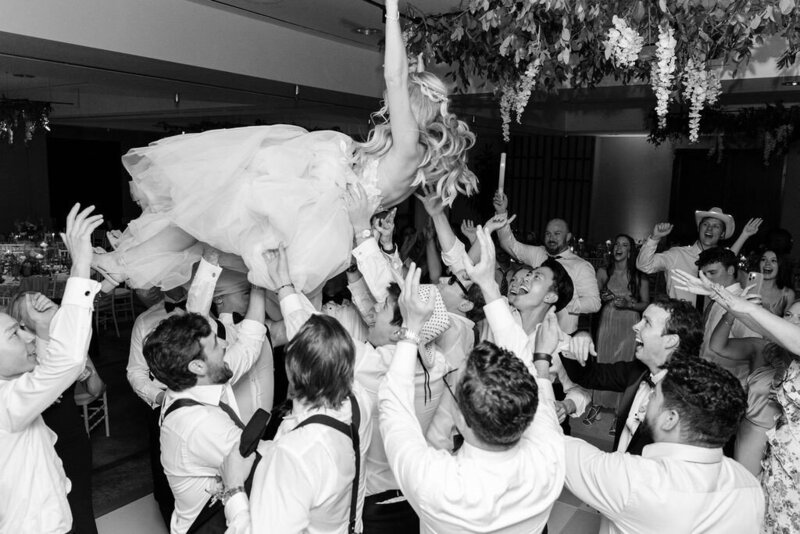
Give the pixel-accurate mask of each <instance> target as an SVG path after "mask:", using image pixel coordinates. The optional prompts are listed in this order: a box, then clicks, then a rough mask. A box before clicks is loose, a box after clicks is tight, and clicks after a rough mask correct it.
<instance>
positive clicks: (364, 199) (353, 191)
mask: <svg viewBox="0 0 800 534" xmlns="http://www.w3.org/2000/svg"><path fill="white" fill-rule="evenodd" d="M343 198H344V204H345V207H346V208H347V216H348V217H350V224H352V225H353V229H354V230H355V231H359V230H365V229H370V228H371V227H372V226H371V225H370V223H369V221H370V219H371V218H372V214H373V213H374V211H375V208H376V207H377V206H376V204H375V201H374V200H371V199H370V198H369V195H368V194H367V191H366V190H365V189H364V186H363V185H361V184H356V185H348V186H347V190H346V191H345V193H344V197H343Z"/></svg>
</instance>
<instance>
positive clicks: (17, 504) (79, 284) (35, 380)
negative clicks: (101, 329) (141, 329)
mask: <svg viewBox="0 0 800 534" xmlns="http://www.w3.org/2000/svg"><path fill="white" fill-rule="evenodd" d="M99 290H100V284H99V283H98V282H95V281H93V280H88V279H83V278H75V277H72V278H70V279H69V280H67V286H66V288H65V290H64V297H63V299H62V301H61V307H60V308H59V310H58V311H57V312H56V314H55V316H54V317H53V321H52V323H51V324H50V342H49V344H48V348H47V350H46V351H45V352H43V353H37V355H36V357H37V361H38V363H37V365H36V367H35V368H34V369H33V370H32V371H30V372H27V373H24V374H22V375H20V376H18V377H16V378H13V379H11V380H2V379H0V532H8V533H14V534H63V533H64V532H69V531H70V529H71V528H72V514H71V512H70V508H69V503H68V502H67V493H68V492H69V491H70V489H71V485H70V482H69V479H67V476H66V475H65V474H64V468H63V466H62V464H61V459H60V458H59V457H58V455H56V451H55V449H54V448H53V445H54V444H55V442H56V435H55V433H54V432H53V431H52V430H50V429H49V428H48V427H47V426H46V425H45V423H44V420H43V419H42V417H41V413H42V412H43V411H44V410H45V409H46V408H47V407H48V406H50V405H51V404H52V403H53V402H55V400H56V399H57V398H58V397H59V395H61V394H62V393H63V392H64V390H65V389H67V388H68V387H69V385H70V384H72V383H73V382H75V380H76V379H77V378H78V376H79V375H80V374H81V372H82V371H83V369H84V367H85V366H86V354H87V351H88V349H89V339H90V338H91V335H92V309H93V301H94V297H95V295H96V294H97V292H98V291H99Z"/></svg>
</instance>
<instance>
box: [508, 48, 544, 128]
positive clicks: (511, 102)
mask: <svg viewBox="0 0 800 534" xmlns="http://www.w3.org/2000/svg"><path fill="white" fill-rule="evenodd" d="M541 68H542V62H541V61H540V60H539V58H536V59H535V60H533V61H532V62H531V63H530V64H529V65H528V68H527V69H525V74H523V75H522V78H520V79H519V81H517V82H516V83H514V84H510V83H509V84H506V85H505V86H503V90H502V95H501V96H500V117H501V118H502V120H503V141H505V142H506V143H508V141H509V140H510V134H511V112H512V111H513V112H514V113H515V114H516V116H517V124H522V114H523V113H524V112H525V107H526V106H527V105H528V100H530V97H531V91H533V88H534V87H535V86H536V76H537V75H538V74H539V70H540V69H541Z"/></svg>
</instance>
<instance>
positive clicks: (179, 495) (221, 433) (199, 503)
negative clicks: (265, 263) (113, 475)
mask: <svg viewBox="0 0 800 534" xmlns="http://www.w3.org/2000/svg"><path fill="white" fill-rule="evenodd" d="M265 300H266V297H265V295H264V290H263V289H254V290H252V291H251V292H250V297H249V305H248V308H247V314H246V315H245V318H244V320H243V321H242V323H241V327H240V329H239V335H238V338H237V340H236V342H234V343H232V344H230V345H228V344H227V343H226V342H225V341H223V340H220V339H219V337H218V336H217V334H216V333H215V332H214V331H213V330H212V329H211V326H210V324H209V321H208V319H207V318H206V317H203V316H202V315H199V314H196V313H187V314H179V315H174V316H172V317H168V318H167V319H165V320H163V321H162V322H161V323H160V324H159V325H158V326H157V327H156V328H155V330H153V331H152V332H151V333H150V334H148V336H147V337H146V338H145V342H144V346H143V348H142V352H143V353H144V357H145V359H146V361H147V364H148V367H149V368H150V371H151V372H152V373H153V375H154V377H155V378H157V379H158V380H159V381H160V382H161V383H162V384H164V385H165V386H166V387H167V389H166V391H165V392H164V396H163V407H162V411H161V419H160V421H161V464H162V465H163V467H164V473H165V474H166V475H167V480H168V481H169V485H170V489H171V490H172V493H173V495H174V496H175V511H174V512H173V514H172V519H171V521H170V532H171V533H172V534H183V533H185V532H189V531H190V530H191V531H193V530H194V529H195V528H199V527H200V526H201V525H202V524H203V523H204V521H205V520H207V515H206V513H205V512H206V509H208V508H210V505H209V504H208V501H209V494H211V493H213V492H214V489H215V486H216V481H215V476H216V475H217V474H218V472H219V469H220V466H221V465H222V461H223V460H224V458H225V456H226V455H227V454H228V453H229V452H230V451H231V449H232V448H233V447H234V446H237V445H238V444H239V440H240V437H241V431H242V428H243V424H242V421H241V418H240V414H239V408H238V405H237V403H236V398H235V396H234V394H233V389H232V388H231V385H232V384H235V383H236V381H237V380H239V379H240V378H241V377H242V376H243V375H244V374H245V373H246V372H247V371H248V370H249V369H250V368H251V367H252V365H253V363H254V362H255V360H256V359H257V358H258V356H259V354H260V352H261V344H262V343H263V342H264V338H265V333H266V327H265V326H264V318H265V315H266V309H265V307H266V305H265Z"/></svg>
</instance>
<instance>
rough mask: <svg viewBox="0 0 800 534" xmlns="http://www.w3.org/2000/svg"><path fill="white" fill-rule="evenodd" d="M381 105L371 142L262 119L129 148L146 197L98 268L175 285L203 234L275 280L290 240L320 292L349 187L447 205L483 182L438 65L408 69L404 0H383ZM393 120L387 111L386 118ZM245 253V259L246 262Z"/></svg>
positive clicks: (340, 245) (296, 277)
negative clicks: (273, 263) (273, 270)
mask: <svg viewBox="0 0 800 534" xmlns="http://www.w3.org/2000/svg"><path fill="white" fill-rule="evenodd" d="M384 78H385V81H386V91H385V93H384V94H385V104H384V107H383V108H381V109H380V110H379V111H378V112H377V113H376V114H375V115H374V118H375V119H376V123H377V125H376V126H375V128H374V129H373V130H372V131H371V132H370V134H369V137H368V139H367V141H366V142H364V143H356V142H354V141H353V140H352V139H351V138H350V137H348V136H346V135H344V134H342V133H340V132H334V131H318V132H307V131H306V130H304V129H302V128H299V127H296V126H286V125H275V126H254V127H248V128H234V129H229V130H214V131H209V132H204V133H200V134H195V135H183V136H176V137H170V138H166V139H162V140H160V141H157V142H155V143H153V144H152V145H150V146H148V147H144V148H140V149H134V150H132V151H130V152H129V153H128V154H127V155H126V156H124V157H123V164H124V165H125V167H126V168H127V170H128V172H130V174H131V176H132V177H133V182H134V184H135V186H134V188H133V190H134V193H135V195H136V196H138V200H139V201H140V202H141V204H142V206H143V207H144V212H143V213H142V215H141V216H140V217H139V218H138V219H136V220H134V221H133V222H131V223H130V224H129V226H128V228H127V229H126V231H125V233H124V234H123V236H122V238H121V240H120V241H119V243H118V246H117V249H116V251H114V252H113V253H109V254H98V255H96V257H95V261H94V264H93V267H95V268H96V269H97V270H98V271H99V272H101V273H103V274H104V275H105V276H106V277H107V280H108V281H111V282H112V283H113V282H118V281H121V280H127V281H128V282H129V285H132V286H133V287H136V288H142V287H144V288H146V287H150V286H154V285H155V286H159V287H161V288H162V289H169V288H170V287H175V286H177V285H180V284H183V283H185V282H186V281H188V280H189V278H190V277H191V266H192V264H193V263H195V262H196V261H197V260H198V259H199V257H200V253H201V250H200V246H199V244H198V243H199V242H205V243H208V244H209V245H211V246H213V247H215V248H217V249H219V250H221V251H223V252H226V253H230V256H229V257H225V255H223V256H221V257H220V264H221V265H223V266H224V267H228V268H234V269H237V270H241V271H249V274H248V277H249V279H250V281H251V282H252V283H254V284H256V285H259V286H261V287H267V288H268V289H273V290H274V289H276V288H271V287H269V280H268V276H267V275H266V274H267V273H266V264H265V262H264V259H263V255H262V253H263V252H264V251H265V250H268V249H274V248H277V247H278V245H279V244H281V243H282V244H284V245H285V246H286V248H287V252H288V255H289V262H290V264H291V272H292V278H293V282H294V284H295V287H296V288H297V289H298V290H300V291H303V292H305V293H307V294H313V293H318V292H319V291H320V290H321V288H322V286H323V284H324V283H325V281H327V280H328V279H330V278H331V277H333V276H335V275H336V274H338V273H340V272H342V271H344V270H345V269H346V268H347V266H348V265H349V256H350V251H351V248H352V240H353V232H354V231H356V232H362V231H366V230H368V229H362V228H356V229H353V228H352V226H351V225H350V223H349V220H348V217H347V213H346V211H345V209H344V203H343V200H342V194H343V192H344V190H345V188H347V187H353V186H356V187H363V188H364V190H365V191H366V193H367V194H368V195H370V197H371V198H372V199H373V202H374V206H375V208H376V209H377V208H378V206H379V205H380V206H382V207H383V208H389V207H391V206H394V205H396V204H398V203H400V202H402V201H403V200H405V199H406V198H408V197H409V196H410V195H411V194H412V192H413V191H414V190H415V189H416V188H417V187H418V186H420V185H422V184H423V183H424V184H428V185H429V186H431V187H432V188H433V189H434V190H435V191H436V193H437V194H438V195H439V196H440V197H441V198H442V200H443V201H444V202H445V203H446V204H448V205H449V204H451V203H452V202H453V200H454V199H455V197H456V195H457V194H459V193H461V194H466V195H470V194H472V193H473V192H475V191H476V190H477V179H476V177H475V175H474V174H473V173H472V172H471V171H470V170H469V169H468V168H467V166H466V152H467V150H468V149H469V148H470V147H472V145H473V144H474V142H475V136H474V134H472V133H471V132H470V131H469V128H468V127H467V125H466V124H465V123H464V122H463V121H460V120H458V119H457V118H456V117H455V115H453V114H452V113H450V111H449V110H448V105H447V103H448V96H447V89H446V87H445V86H444V84H443V83H442V82H441V80H439V79H438V78H437V77H436V76H434V75H433V74H430V73H427V72H412V73H409V66H408V60H407V57H406V52H405V49H404V46H403V39H402V36H401V28H400V22H399V12H398V5H397V0H387V2H386V44H385V57H384ZM390 119H391V120H390ZM242 260H243V261H242Z"/></svg>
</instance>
